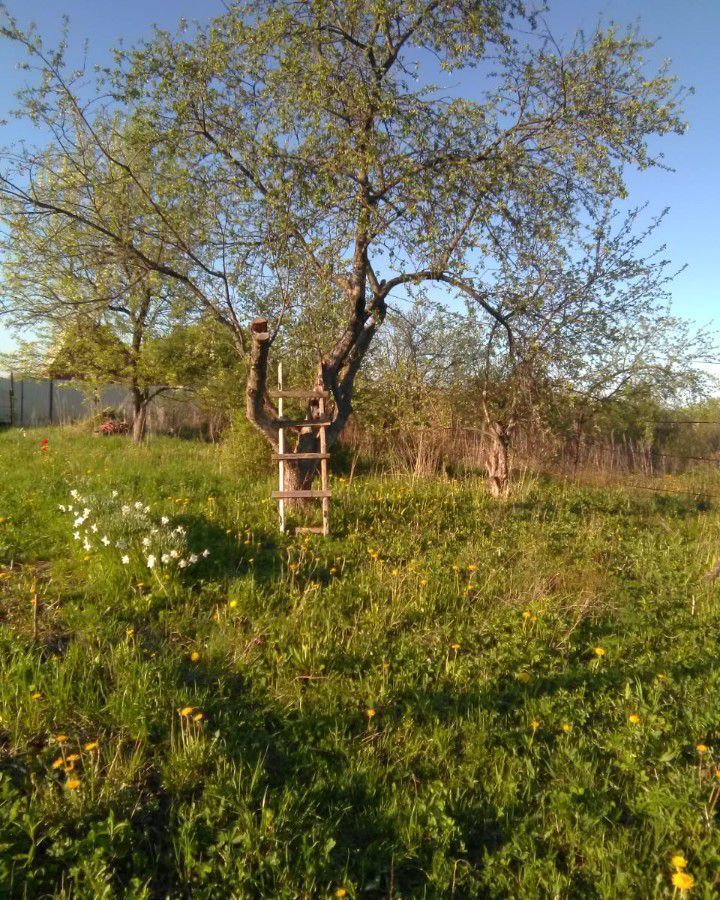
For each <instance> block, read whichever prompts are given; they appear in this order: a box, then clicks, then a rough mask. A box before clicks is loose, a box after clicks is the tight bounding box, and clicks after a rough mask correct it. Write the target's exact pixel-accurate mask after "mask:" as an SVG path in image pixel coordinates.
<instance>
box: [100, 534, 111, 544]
mask: <svg viewBox="0 0 720 900" xmlns="http://www.w3.org/2000/svg"><path fill="white" fill-rule="evenodd" d="M100 541H101V543H103V544H105V546H106V547H109V546H110V538H109V537H108V536H107V535H106V534H104V535H103V536H102V537H101V538H100Z"/></svg>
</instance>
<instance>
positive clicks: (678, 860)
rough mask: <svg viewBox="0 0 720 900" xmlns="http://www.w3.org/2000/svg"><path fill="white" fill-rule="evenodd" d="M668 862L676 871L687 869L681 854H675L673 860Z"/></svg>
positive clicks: (685, 861)
mask: <svg viewBox="0 0 720 900" xmlns="http://www.w3.org/2000/svg"><path fill="white" fill-rule="evenodd" d="M670 862H671V863H672V864H673V866H674V867H675V868H676V869H685V868H687V864H688V862H687V860H686V859H685V857H684V856H683V855H682V853H676V854H675V856H673V858H672V859H671V860H670Z"/></svg>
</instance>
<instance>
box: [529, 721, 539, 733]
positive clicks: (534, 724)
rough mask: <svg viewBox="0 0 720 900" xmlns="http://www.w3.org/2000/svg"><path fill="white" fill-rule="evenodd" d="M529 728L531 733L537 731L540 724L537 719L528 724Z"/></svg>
mask: <svg viewBox="0 0 720 900" xmlns="http://www.w3.org/2000/svg"><path fill="white" fill-rule="evenodd" d="M530 727H531V728H532V730H533V731H537V730H538V728H539V727H540V723H539V722H538V720H537V719H533V720H532V722H531V723H530Z"/></svg>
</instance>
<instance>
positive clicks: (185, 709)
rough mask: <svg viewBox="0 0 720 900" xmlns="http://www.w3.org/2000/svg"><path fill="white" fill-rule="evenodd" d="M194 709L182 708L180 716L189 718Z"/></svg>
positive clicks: (192, 707) (189, 707) (190, 707)
mask: <svg viewBox="0 0 720 900" xmlns="http://www.w3.org/2000/svg"><path fill="white" fill-rule="evenodd" d="M194 709H195V707H194V706H183V708H182V709H181V710H180V715H181V716H189V715H190V713H191V712H193V710H194Z"/></svg>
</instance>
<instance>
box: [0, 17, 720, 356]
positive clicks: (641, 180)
mask: <svg viewBox="0 0 720 900" xmlns="http://www.w3.org/2000/svg"><path fill="white" fill-rule="evenodd" d="M7 3H8V6H9V8H10V11H11V13H12V14H13V15H15V16H16V18H18V20H19V21H20V22H21V23H26V22H29V21H33V22H35V23H36V24H37V25H38V27H39V29H40V31H41V33H42V34H43V35H45V36H46V37H47V39H48V41H49V42H50V43H52V42H53V41H54V40H55V39H56V38H57V35H58V33H59V26H60V21H61V17H62V15H63V14H64V13H67V14H68V15H69V17H70V26H71V31H70V34H71V46H72V47H73V49H74V51H75V53H79V52H80V51H81V50H82V47H83V42H84V40H85V39H86V38H87V39H88V41H89V51H88V58H89V61H90V62H91V63H96V62H100V63H102V62H107V60H108V56H109V50H110V48H112V47H113V46H115V45H116V44H117V43H118V41H119V39H121V38H122V39H123V41H124V43H125V44H126V45H131V44H134V43H135V42H136V41H137V40H138V39H140V38H141V37H142V36H143V35H147V34H148V33H149V31H150V28H151V26H152V24H153V23H157V24H159V25H161V26H165V27H169V28H174V27H175V26H176V25H177V24H178V23H179V21H180V19H181V18H182V17H186V18H187V19H193V18H197V17H198V16H199V15H205V16H210V15H213V14H214V13H215V12H218V11H220V10H221V8H222V5H221V3H220V2H219V0H203V2H202V3H201V4H199V3H198V2H197V0H194V2H193V0H123V2H114V3H110V2H107V0H22V2H18V0H7ZM549 5H550V11H549V13H548V14H547V16H546V19H547V21H548V23H549V24H550V26H551V28H552V31H553V33H554V34H555V36H556V37H557V38H559V40H560V42H561V43H562V42H564V41H565V40H569V39H570V38H571V37H572V35H573V34H574V33H575V31H576V30H577V29H578V28H584V29H585V30H587V31H590V30H592V29H593V27H594V26H595V24H596V23H597V21H598V19H599V18H601V19H602V21H603V22H605V23H609V22H611V21H613V22H616V23H618V24H620V25H629V24H635V23H639V25H640V28H641V31H642V33H643V34H644V35H645V36H647V37H649V38H653V39H657V40H658V46H657V47H656V48H655V50H654V51H653V55H654V60H655V61H657V62H659V61H660V60H662V59H664V58H670V59H671V60H672V62H673V67H672V68H673V71H674V72H675V74H677V76H678V77H679V80H680V82H681V83H682V84H684V85H687V86H692V87H693V88H694V89H695V94H694V95H692V96H689V97H688V98H687V101H686V104H685V109H686V115H687V120H688V122H689V125H690V127H689V130H688V132H687V134H685V135H683V136H682V137H675V136H672V137H668V138H664V139H663V140H662V141H661V142H660V144H659V145H658V147H659V148H660V149H662V151H663V152H664V154H665V157H666V161H667V163H668V164H669V165H670V166H672V167H673V169H674V170H675V171H673V172H666V171H661V170H652V171H648V172H644V173H632V174H631V175H630V176H629V179H628V181H629V187H630V196H631V200H632V201H633V202H634V203H644V202H648V203H649V206H650V211H658V212H659V211H660V210H662V209H663V208H664V207H666V206H669V207H670V214H669V216H668V217H667V219H666V220H665V223H664V227H663V233H662V239H663V241H664V242H666V243H667V246H668V251H667V255H668V256H669V258H670V259H672V261H673V262H674V263H675V265H676V266H678V267H679V266H681V265H683V264H687V269H686V270H685V271H684V272H683V273H682V274H681V275H680V276H678V278H677V280H676V282H675V284H674V288H673V308H674V311H675V313H676V314H677V315H682V316H684V317H686V318H690V319H693V320H695V321H697V322H699V323H702V324H706V323H708V322H710V321H712V320H715V321H716V322H717V321H718V320H720V314H719V313H720V286H719V282H718V278H717V275H716V269H715V267H716V265H717V261H716V260H715V258H714V257H715V254H716V253H718V252H719V250H718V248H720V216H719V215H718V210H719V209H720V178H719V177H718V173H717V157H718V148H720V104H718V96H719V95H720V75H718V66H717V38H718V35H720V0H584V2H582V0H581V2H578V0H549ZM199 7H202V13H200V12H199ZM19 58H20V57H19V56H18V55H17V54H16V52H15V50H14V49H13V48H11V47H9V46H8V44H7V43H4V42H0V119H2V118H4V117H5V115H6V113H7V111H8V110H9V109H10V108H11V106H12V102H13V97H12V94H13V91H14V90H15V89H16V88H17V87H18V86H19V85H20V84H21V83H22V81H23V79H24V77H25V75H24V73H23V72H21V71H19V70H18V69H16V62H17V60H18V59H19ZM18 129H19V125H18V124H17V123H14V122H12V121H11V122H10V123H8V125H7V126H6V127H5V128H3V129H1V130H0V143H2V144H7V143H8V142H9V141H10V140H12V139H13V137H15V136H16V135H17V134H18V133H19V131H18ZM10 346H11V339H10V336H9V335H8V333H7V332H6V331H5V330H4V329H3V328H2V327H1V326H0V351H2V350H7V349H9V348H10Z"/></svg>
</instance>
